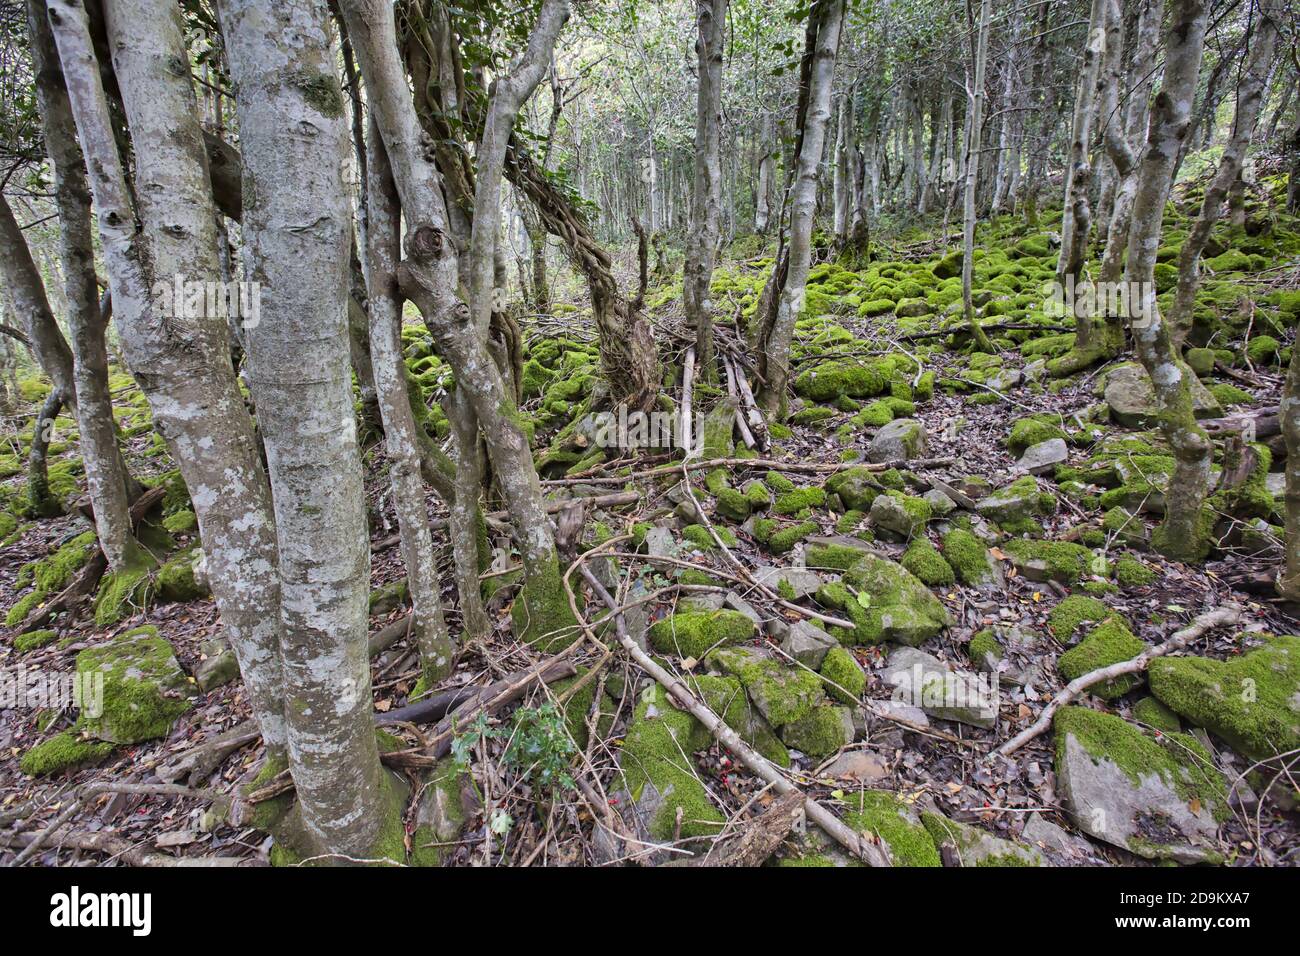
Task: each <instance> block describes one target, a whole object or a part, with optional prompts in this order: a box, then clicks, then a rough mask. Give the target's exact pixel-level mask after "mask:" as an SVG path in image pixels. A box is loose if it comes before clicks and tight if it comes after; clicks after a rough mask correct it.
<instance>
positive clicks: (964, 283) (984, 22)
mask: <svg viewBox="0 0 1300 956" xmlns="http://www.w3.org/2000/svg"><path fill="white" fill-rule="evenodd" d="M991 8H992V2H991V0H980V18H979V28H978V32H977V33H976V37H975V68H974V70H973V72H974V81H973V84H972V87H971V91H970V112H969V114H968V116H967V123H966V158H965V160H964V166H965V184H964V186H963V200H962V262H961V301H962V309H963V311H964V313H965V315H966V324H967V325H968V326H969V327H970V334H971V340H972V341H973V343H974V346H975V349H976V350H977V351H980V352H991V351H992V350H993V346H992V345H991V344H990V343H989V338H988V336H987V335H985V334H984V330H983V329H982V328H980V322H979V319H978V318H977V317H976V315H975V304H974V302H973V301H972V299H971V295H972V292H971V279H972V276H973V275H974V269H975V187H976V185H977V184H978V182H979V168H980V135H981V130H982V127H983V124H984V67H985V64H986V63H987V62H988V57H989V19H990V16H991Z"/></svg>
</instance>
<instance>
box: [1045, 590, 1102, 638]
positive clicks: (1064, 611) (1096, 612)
mask: <svg viewBox="0 0 1300 956" xmlns="http://www.w3.org/2000/svg"><path fill="white" fill-rule="evenodd" d="M1110 613H1111V612H1110V608H1108V607H1107V606H1106V605H1105V604H1103V603H1102V602H1101V601H1098V600H1097V599H1096V598H1094V597H1088V596H1086V595H1083V594H1071V595H1070V596H1069V597H1067V598H1066V599H1065V600H1063V601H1062V602H1061V603H1060V604H1058V605H1056V607H1054V608H1052V613H1051V614H1049V615H1048V616H1047V628H1048V630H1050V631H1051V632H1052V636H1053V637H1055V638H1056V639H1057V640H1058V641H1060V642H1061V643H1062V644H1064V643H1065V642H1066V641H1068V640H1069V639H1070V636H1071V635H1072V634H1074V631H1075V629H1076V628H1077V627H1078V626H1079V625H1080V624H1082V623H1083V622H1084V621H1094V622H1096V621H1104V620H1106V618H1108V617H1109V616H1110Z"/></svg>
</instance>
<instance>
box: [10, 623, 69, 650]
mask: <svg viewBox="0 0 1300 956" xmlns="http://www.w3.org/2000/svg"><path fill="white" fill-rule="evenodd" d="M58 636H59V635H58V632H57V631H51V630H50V629H49V628H43V629H41V630H38V631H28V632H27V633H26V634H19V635H18V636H17V637H15V638H14V650H16V651H17V652H18V653H20V654H25V653H27V652H28V651H34V650H36V648H38V647H44V646H45V645H46V644H49V643H50V642H51V641H53V640H55V639H56V638H57V637H58Z"/></svg>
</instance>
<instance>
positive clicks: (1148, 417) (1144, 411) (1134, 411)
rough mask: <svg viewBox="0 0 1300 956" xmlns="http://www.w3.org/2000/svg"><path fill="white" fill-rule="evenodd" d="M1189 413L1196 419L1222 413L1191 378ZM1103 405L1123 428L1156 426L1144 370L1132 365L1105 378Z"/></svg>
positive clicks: (1152, 399)
mask: <svg viewBox="0 0 1300 956" xmlns="http://www.w3.org/2000/svg"><path fill="white" fill-rule="evenodd" d="M1191 388H1192V411H1193V412H1194V413H1195V415H1196V417H1197V418H1218V417H1219V416H1221V415H1222V414H1223V409H1222V407H1221V406H1220V405H1219V403H1218V401H1217V400H1216V399H1215V398H1214V396H1213V395H1211V394H1210V391H1209V389H1207V388H1206V387H1205V386H1204V385H1202V384H1201V380H1200V379H1199V378H1196V376H1194V375H1193V376H1192V379H1191ZM1105 400H1106V405H1107V407H1108V408H1109V409H1110V417H1111V418H1112V419H1113V420H1114V421H1115V423H1116V424H1118V425H1123V426H1124V427H1126V428H1145V427H1148V426H1151V425H1155V424H1157V423H1158V419H1159V413H1158V411H1157V409H1156V400H1155V394H1154V393H1153V391H1152V389H1151V381H1150V379H1148V378H1147V373H1146V370H1145V369H1143V368H1142V366H1140V365H1135V364H1132V363H1129V364H1126V365H1120V366H1118V367H1116V368H1114V369H1112V370H1111V371H1110V373H1109V374H1108V375H1107V376H1106V390H1105Z"/></svg>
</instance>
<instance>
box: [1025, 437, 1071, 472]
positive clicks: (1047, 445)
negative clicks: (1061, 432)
mask: <svg viewBox="0 0 1300 956" xmlns="http://www.w3.org/2000/svg"><path fill="white" fill-rule="evenodd" d="M1069 457H1070V450H1069V449H1068V448H1067V447H1066V445H1065V439H1064V438H1050V439H1048V440H1047V441H1040V442H1039V443H1038V444H1037V445H1030V446H1029V447H1028V448H1026V449H1025V453H1024V454H1023V455H1021V456H1020V460H1019V461H1018V462H1016V467H1017V468H1020V469H1021V470H1023V471H1027V472H1029V473H1030V474H1031V475H1042V474H1046V473H1047V472H1049V471H1051V470H1052V469H1053V468H1055V467H1056V466H1057V465H1059V464H1063V463H1064V462H1066V461H1067V460H1069Z"/></svg>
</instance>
